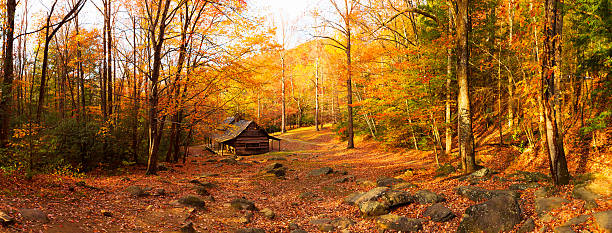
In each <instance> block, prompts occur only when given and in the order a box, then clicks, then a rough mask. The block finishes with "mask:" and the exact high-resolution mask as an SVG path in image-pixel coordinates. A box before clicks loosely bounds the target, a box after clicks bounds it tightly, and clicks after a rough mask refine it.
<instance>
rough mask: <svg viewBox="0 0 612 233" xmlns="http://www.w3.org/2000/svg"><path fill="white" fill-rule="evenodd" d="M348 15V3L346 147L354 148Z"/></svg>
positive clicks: (346, 19)
mask: <svg viewBox="0 0 612 233" xmlns="http://www.w3.org/2000/svg"><path fill="white" fill-rule="evenodd" d="M348 17H350V15H349V13H348V5H347V6H346V18H345V20H344V21H345V25H346V76H347V77H346V106H347V112H348V113H347V114H348V122H347V130H346V133H347V136H348V140H347V147H346V148H348V149H351V148H355V143H354V141H353V137H354V133H353V87H352V86H353V82H352V80H351V26H350V20H349V18H348Z"/></svg>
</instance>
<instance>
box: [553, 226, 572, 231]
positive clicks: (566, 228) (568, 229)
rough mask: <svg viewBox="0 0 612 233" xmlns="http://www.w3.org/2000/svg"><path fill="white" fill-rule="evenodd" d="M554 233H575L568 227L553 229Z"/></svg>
mask: <svg viewBox="0 0 612 233" xmlns="http://www.w3.org/2000/svg"><path fill="white" fill-rule="evenodd" d="M553 231H554V232H555V233H576V232H575V231H574V230H572V227H570V226H558V227H555V228H554V229H553Z"/></svg>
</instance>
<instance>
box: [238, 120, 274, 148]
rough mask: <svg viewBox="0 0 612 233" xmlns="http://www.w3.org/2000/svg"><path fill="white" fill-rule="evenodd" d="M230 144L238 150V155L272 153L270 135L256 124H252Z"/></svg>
mask: <svg viewBox="0 0 612 233" xmlns="http://www.w3.org/2000/svg"><path fill="white" fill-rule="evenodd" d="M229 144H230V146H232V147H234V148H235V149H236V154H237V155H250V154H262V153H267V152H269V151H270V143H269V140H268V135H266V133H265V132H264V131H263V129H261V128H260V127H259V126H258V125H257V124H255V123H251V124H250V125H249V126H248V127H247V128H246V129H245V130H244V131H243V132H242V133H241V134H240V135H238V137H236V139H234V140H232V142H231V143H229Z"/></svg>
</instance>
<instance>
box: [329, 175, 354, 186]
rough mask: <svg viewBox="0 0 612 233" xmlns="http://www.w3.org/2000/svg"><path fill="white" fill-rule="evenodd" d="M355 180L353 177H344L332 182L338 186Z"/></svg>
mask: <svg viewBox="0 0 612 233" xmlns="http://www.w3.org/2000/svg"><path fill="white" fill-rule="evenodd" d="M353 180H355V176H344V177H340V178H338V179H336V180H334V183H337V184H340V183H346V182H350V181H353Z"/></svg>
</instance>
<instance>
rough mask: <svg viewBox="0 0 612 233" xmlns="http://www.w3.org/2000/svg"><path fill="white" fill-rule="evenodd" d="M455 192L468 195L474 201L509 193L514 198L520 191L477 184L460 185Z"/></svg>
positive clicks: (518, 195)
mask: <svg viewBox="0 0 612 233" xmlns="http://www.w3.org/2000/svg"><path fill="white" fill-rule="evenodd" d="M455 192H456V193H457V194H459V195H461V196H464V197H467V198H468V199H470V200H472V201H481V200H487V199H491V198H493V197H496V196H502V195H508V196H511V197H514V198H519V197H520V195H521V194H520V193H519V192H517V191H512V190H487V189H483V188H480V187H476V186H459V187H457V188H455Z"/></svg>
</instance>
